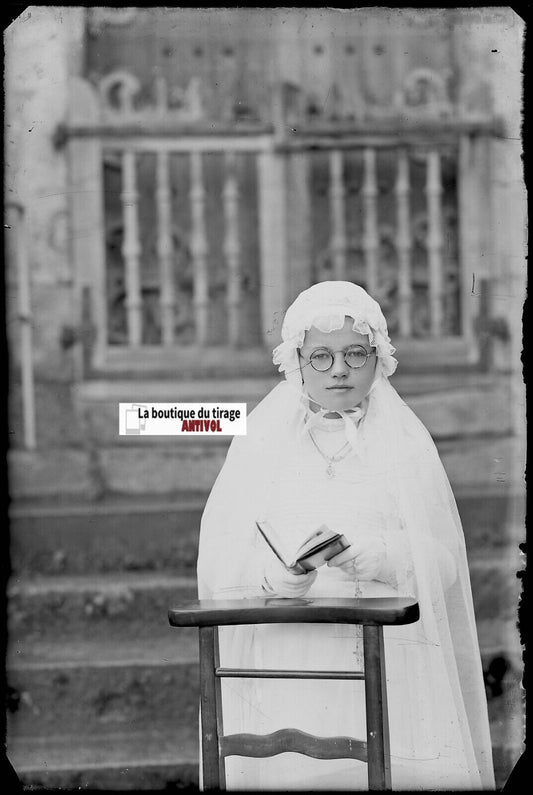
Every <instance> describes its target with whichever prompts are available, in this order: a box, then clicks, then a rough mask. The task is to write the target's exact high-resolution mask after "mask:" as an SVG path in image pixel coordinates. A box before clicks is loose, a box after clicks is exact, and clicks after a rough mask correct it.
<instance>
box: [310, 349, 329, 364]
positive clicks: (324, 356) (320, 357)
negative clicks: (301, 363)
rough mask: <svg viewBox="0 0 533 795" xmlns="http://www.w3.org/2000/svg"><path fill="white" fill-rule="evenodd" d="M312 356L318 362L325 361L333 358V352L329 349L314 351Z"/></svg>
mask: <svg viewBox="0 0 533 795" xmlns="http://www.w3.org/2000/svg"><path fill="white" fill-rule="evenodd" d="M311 358H312V359H313V360H314V361H316V362H325V361H327V360H328V359H330V358H331V354H330V353H328V352H327V351H319V352H317V353H313V355H312V356H311Z"/></svg>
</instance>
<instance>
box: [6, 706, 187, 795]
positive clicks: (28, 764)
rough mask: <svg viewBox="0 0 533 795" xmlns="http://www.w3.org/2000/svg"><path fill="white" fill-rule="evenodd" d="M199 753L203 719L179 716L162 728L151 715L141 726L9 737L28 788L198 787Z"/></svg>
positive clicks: (16, 766)
mask: <svg viewBox="0 0 533 795" xmlns="http://www.w3.org/2000/svg"><path fill="white" fill-rule="evenodd" d="M56 729H57V727H56ZM198 755H199V752H198V735H197V725H195V726H191V725H189V724H187V723H186V722H185V721H181V720H179V719H178V720H176V721H175V723H174V724H173V725H172V726H168V727H166V728H165V729H164V730H163V731H161V732H158V731H156V730H155V729H153V728H151V721H149V722H148V723H147V725H146V726H145V727H143V729H142V730H141V731H137V732H134V731H131V730H130V729H129V728H126V729H122V730H118V731H109V730H106V729H104V730H103V731H102V730H100V731H98V732H96V733H94V734H91V733H88V732H84V733H81V734H78V735H76V736H73V735H72V734H68V733H66V732H65V733H63V734H58V733H51V734H47V735H44V736H42V735H31V736H27V737H20V738H18V737H17V738H11V739H8V756H9V759H10V761H11V763H12V765H13V767H14V769H15V771H16V773H17V775H18V777H19V779H20V781H21V782H22V784H23V786H24V788H25V789H28V790H30V789H31V790H34V789H44V790H55V789H65V790H105V791H108V792H113V791H116V790H129V791H137V790H145V791H152V792H159V791H161V792H163V791H165V792H168V791H171V790H174V789H189V788H190V789H191V790H193V789H194V788H196V789H197V787H198Z"/></svg>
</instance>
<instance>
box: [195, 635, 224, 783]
mask: <svg viewBox="0 0 533 795" xmlns="http://www.w3.org/2000/svg"><path fill="white" fill-rule="evenodd" d="M199 639H200V714H201V725H202V772H203V788H204V790H216V789H221V784H222V783H223V782H221V780H220V769H219V752H218V735H219V728H221V723H220V721H221V719H222V718H221V715H218V707H220V681H219V680H217V678H216V676H215V667H216V664H217V659H216V658H217V653H216V651H217V646H218V643H217V628H216V627H200V628H199ZM222 764H223V761H222Z"/></svg>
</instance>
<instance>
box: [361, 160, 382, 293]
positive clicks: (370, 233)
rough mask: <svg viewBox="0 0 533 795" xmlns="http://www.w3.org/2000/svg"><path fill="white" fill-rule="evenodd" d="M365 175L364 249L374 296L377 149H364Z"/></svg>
mask: <svg viewBox="0 0 533 795" xmlns="http://www.w3.org/2000/svg"><path fill="white" fill-rule="evenodd" d="M364 163H365V177H364V183H363V190H362V193H363V200H364V235H363V250H364V253H365V270H366V285H365V286H366V290H367V292H368V293H369V294H370V295H371V296H374V295H375V294H376V291H377V287H378V283H379V280H378V247H379V234H378V212H377V197H378V186H377V176H376V150H375V149H372V148H370V147H369V148H367V149H365V150H364Z"/></svg>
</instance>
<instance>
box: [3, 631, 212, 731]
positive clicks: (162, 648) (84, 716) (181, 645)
mask: <svg viewBox="0 0 533 795" xmlns="http://www.w3.org/2000/svg"><path fill="white" fill-rule="evenodd" d="M169 636H170V637H168V638H166V639H160V638H153V639H149V640H147V641H145V643H144V644H143V643H142V642H141V641H137V642H135V643H133V642H129V643H124V642H120V641H117V640H116V639H114V638H113V639H110V640H108V641H107V643H105V642H102V641H94V640H91V641H90V642H88V641H83V642H70V643H68V644H65V646H63V648H62V649H60V648H59V647H57V645H56V646H54V645H52V644H43V643H41V644H39V645H38V647H37V649H36V650H35V651H33V652H28V653H27V654H26V655H24V654H21V655H18V654H17V649H13V650H10V653H9V657H8V664H7V683H8V688H9V700H8V706H9V714H8V737H13V738H18V739H20V738H21V737H25V736H33V735H41V736H45V735H47V734H51V733H54V732H55V731H57V727H58V726H60V727H61V732H62V733H65V734H67V733H71V734H72V735H74V736H75V735H78V734H94V735H96V734H97V733H98V732H110V731H113V732H119V731H124V730H127V731H133V732H141V731H143V730H144V729H145V727H147V726H150V728H151V729H154V730H157V731H158V732H164V731H165V730H167V729H169V728H171V727H172V726H173V724H174V723H175V722H176V721H179V722H180V723H181V724H183V725H193V724H195V725H197V713H198V641H197V637H196V633H195V632H194V634H191V633H189V632H187V631H184V632H183V633H179V632H178V631H177V630H170V629H169ZM46 646H47V647H48V648H46ZM39 653H40V654H41V658H40V659H36V654H39ZM13 658H15V659H13ZM17 658H20V659H17Z"/></svg>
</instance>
